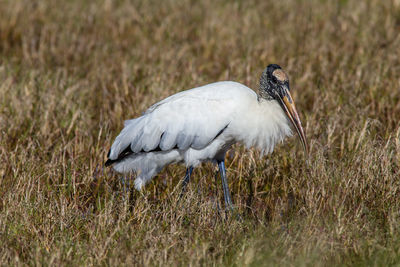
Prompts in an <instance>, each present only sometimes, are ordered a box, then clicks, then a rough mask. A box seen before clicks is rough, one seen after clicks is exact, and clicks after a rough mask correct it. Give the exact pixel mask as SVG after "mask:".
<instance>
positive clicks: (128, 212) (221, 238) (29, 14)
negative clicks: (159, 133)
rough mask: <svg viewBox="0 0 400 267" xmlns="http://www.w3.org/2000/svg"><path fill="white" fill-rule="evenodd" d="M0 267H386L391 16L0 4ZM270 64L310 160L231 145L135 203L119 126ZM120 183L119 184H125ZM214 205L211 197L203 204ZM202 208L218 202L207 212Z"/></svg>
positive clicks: (120, 0)
mask: <svg viewBox="0 0 400 267" xmlns="http://www.w3.org/2000/svg"><path fill="white" fill-rule="evenodd" d="M0 14H1V15H0V131H1V133H0V155H1V156H0V244H1V245H0V265H10V264H11V265H25V264H27V265H39V264H45V265H50V264H57V265H60V264H61V265H70V264H75V265H77V264H82V265H117V264H118V265H120V264H122V265H131V264H135V265H171V266H176V265H191V266H197V265H228V266H229V265H236V266H242V265H244V266H248V265H251V266H259V265H267V266H269V265H276V266H281V265H289V266H299V265H300V266H309V265H314V266H326V265H339V264H343V265H375V266H388V265H399V264H400V75H399V74H400V35H399V33H400V1H398V0H393V1H390V0H387V1H381V0H370V1H355V0H354V1H346V0H341V1H324V0H309V1H306V0H301V1H294V0H293V1H290V0H283V1H261V0H260V1H256V0H249V1H212V0H205V1H192V0H182V1H174V0H166V1H156V0H149V1H127V0H115V1H112V0H99V1H81V0H70V1H51V0H43V1H31V0H0ZM270 63H276V64H279V65H281V66H282V67H283V68H284V69H285V71H286V72H287V73H288V74H289V76H290V79H291V88H292V92H293V97H294V99H295V101H296V104H297V109H298V111H299V113H300V117H301V118H302V121H303V126H304V127H305V131H306V135H307V138H308V142H309V145H310V155H309V157H308V161H307V162H306V157H305V155H304V152H303V151H302V147H301V145H300V142H299V140H298V138H297V137H295V138H291V139H288V140H287V141H286V142H285V143H284V144H283V145H279V146H278V147H277V148H276V149H275V152H274V153H273V154H271V155H268V156H265V157H262V158H261V157H259V153H258V152H257V151H256V150H246V149H245V148H244V147H242V146H241V145H237V146H235V149H233V150H232V151H231V152H230V153H229V155H228V157H227V172H228V180H229V182H230V188H231V192H232V197H233V201H234V203H235V205H236V206H237V211H238V212H239V213H240V214H241V215H242V217H243V221H240V220H237V219H236V218H235V217H234V216H227V217H225V216H224V215H223V214H220V213H219V212H218V210H217V209H216V207H215V203H216V201H219V202H220V203H221V202H222V204H223V201H221V199H222V190H221V188H220V186H218V187H217V186H216V185H215V183H214V175H215V172H216V169H215V166H212V165H211V164H203V165H202V167H201V168H197V169H195V171H194V176H193V180H192V182H191V184H190V186H189V188H188V192H187V194H186V195H185V197H184V198H183V199H182V201H181V202H178V197H179V192H180V182H181V180H182V178H183V176H184V173H185V168H184V167H183V166H179V165H175V166H169V167H168V168H166V169H165V170H164V171H163V172H162V173H161V174H160V175H159V176H158V177H156V179H154V180H153V181H152V182H151V183H150V184H148V185H147V186H146V188H145V190H144V191H143V192H136V191H134V190H133V186H132V185H131V184H129V183H124V182H123V181H124V180H123V179H122V178H121V176H120V175H118V174H117V173H115V172H113V171H112V170H111V169H108V168H103V164H104V161H105V159H106V153H107V151H108V149H109V148H110V145H111V143H112V141H113V139H114V138H115V137H116V135H117V134H118V133H119V131H120V130H121V128H122V127H123V121H124V120H125V119H129V118H133V117H136V116H139V115H140V114H141V112H143V111H144V110H145V109H146V108H147V107H148V106H150V105H151V104H153V103H155V102H156V101H158V100H160V99H162V98H164V97H166V96H168V95H170V94H173V93H176V92H179V91H181V90H185V89H189V88H192V87H196V86H200V85H204V84H207V83H210V82H214V81H220V80H235V81H238V82H241V83H244V84H246V85H248V86H249V87H251V88H253V89H255V90H257V88H258V80H259V76H260V74H261V72H262V71H263V69H264V68H265V67H266V66H267V65H268V64H270ZM128 181H129V180H128ZM216 192H218V193H216ZM216 196H218V198H217V200H216V198H215V197H216Z"/></svg>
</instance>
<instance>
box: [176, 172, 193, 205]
mask: <svg viewBox="0 0 400 267" xmlns="http://www.w3.org/2000/svg"><path fill="white" fill-rule="evenodd" d="M192 172H193V167H189V168H187V169H186V174H185V178H184V179H183V182H182V191H181V194H180V196H179V199H181V198H182V197H183V194H184V193H185V191H186V186H187V185H188V183H189V181H190V175H192Z"/></svg>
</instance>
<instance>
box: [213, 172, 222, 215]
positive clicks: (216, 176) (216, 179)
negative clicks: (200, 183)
mask: <svg viewBox="0 0 400 267" xmlns="http://www.w3.org/2000/svg"><path fill="white" fill-rule="evenodd" d="M214 178H215V185H216V186H215V198H214V202H215V205H216V206H217V211H218V214H220V213H221V208H220V207H219V201H218V172H215V175H214Z"/></svg>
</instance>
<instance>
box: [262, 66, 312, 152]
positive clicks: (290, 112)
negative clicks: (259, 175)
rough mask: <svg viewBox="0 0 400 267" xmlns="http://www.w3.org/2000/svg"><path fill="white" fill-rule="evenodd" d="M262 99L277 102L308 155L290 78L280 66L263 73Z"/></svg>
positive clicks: (269, 67)
mask: <svg viewBox="0 0 400 267" xmlns="http://www.w3.org/2000/svg"><path fill="white" fill-rule="evenodd" d="M259 95H260V97H261V98H263V99H266V100H276V101H277V102H278V103H279V105H280V106H281V108H282V109H283V111H284V112H285V114H286V116H287V117H288V118H289V120H290V122H291V123H292V124H293V127H294V128H295V129H296V132H297V134H298V135H299V137H300V140H301V143H302V144H303V147H304V150H305V151H306V153H308V146H307V142H306V137H305V134H304V130H303V127H302V126H301V121H300V118H299V115H298V114H297V111H296V106H295V104H294V101H293V98H292V96H291V94H290V87H289V77H288V76H287V75H286V73H285V72H284V71H283V70H282V68H281V67H280V66H279V65H276V64H270V65H268V66H267V68H266V69H265V70H264V71H263V73H262V75H261V79H260V93H259Z"/></svg>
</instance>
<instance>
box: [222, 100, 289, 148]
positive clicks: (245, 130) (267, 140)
mask: <svg viewBox="0 0 400 267" xmlns="http://www.w3.org/2000/svg"><path fill="white" fill-rule="evenodd" d="M228 131H229V132H228V133H230V135H231V136H232V137H233V138H234V139H235V140H236V141H239V142H243V143H244V144H245V145H246V146H247V147H248V148H250V147H257V148H259V149H260V150H261V151H262V152H263V153H270V152H272V151H273V149H274V147H275V145H276V144H277V143H278V142H281V141H283V140H284V139H285V137H286V136H290V135H291V129H290V125H289V121H288V119H287V117H286V115H285V113H284V112H283V110H282V108H281V107H280V105H279V104H278V102H276V101H275V100H272V101H267V100H261V101H255V102H254V103H251V104H250V105H247V107H245V108H243V109H239V110H238V112H237V114H235V119H234V120H233V121H232V123H231V125H230V127H228Z"/></svg>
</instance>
